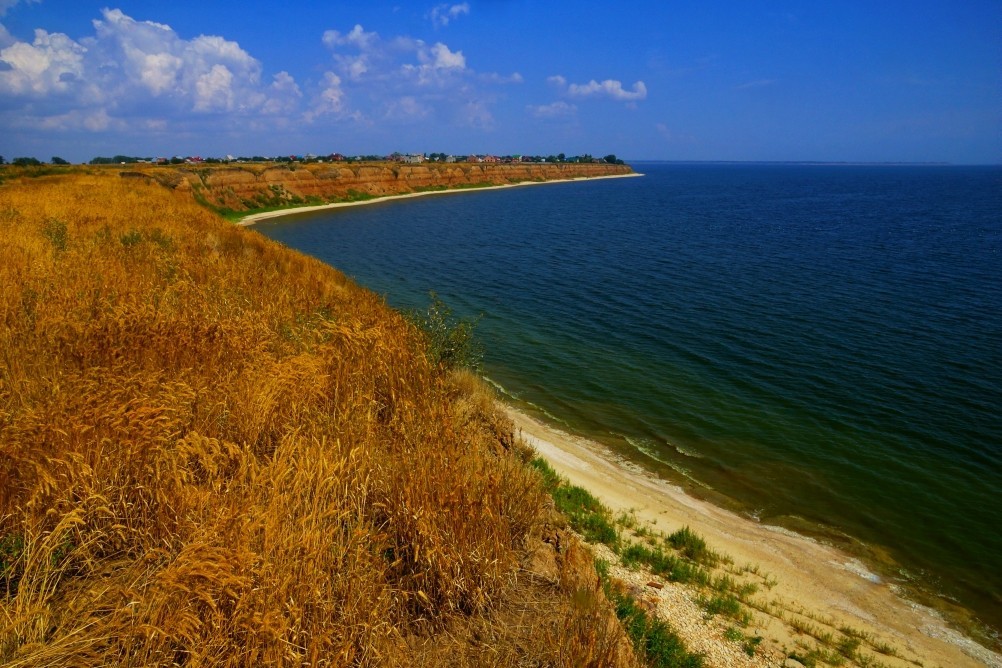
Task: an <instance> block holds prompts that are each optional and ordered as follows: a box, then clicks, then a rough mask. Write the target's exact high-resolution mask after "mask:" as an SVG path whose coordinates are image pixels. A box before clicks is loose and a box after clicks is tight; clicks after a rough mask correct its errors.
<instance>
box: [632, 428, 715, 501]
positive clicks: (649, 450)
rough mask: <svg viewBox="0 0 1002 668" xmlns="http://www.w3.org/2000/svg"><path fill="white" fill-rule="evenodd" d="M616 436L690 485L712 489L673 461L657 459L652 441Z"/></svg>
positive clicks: (655, 447)
mask: <svg viewBox="0 0 1002 668" xmlns="http://www.w3.org/2000/svg"><path fill="white" fill-rule="evenodd" d="M616 436H619V437H620V438H622V439H624V440H625V441H626V442H627V443H629V444H630V445H631V446H633V448H634V449H635V450H636V451H637V452H640V453H641V454H643V455H645V456H647V457H650V458H651V459H653V460H654V461H656V462H659V463H661V464H664V465H665V466H667V467H668V468H670V469H671V470H673V471H675V472H676V473H678V474H679V475H681V476H682V477H683V478H685V479H686V480H688V481H689V482H692V483H694V484H696V485H698V486H700V487H702V488H704V489H713V488H712V487H710V486H709V485H707V484H706V483H704V482H702V481H700V480H697V479H696V478H694V477H693V476H692V472H691V471H690V470H689V469H687V468H685V467H684V466H679V465H678V464H676V463H675V462H673V461H671V460H669V459H665V458H663V457H659V456H658V455H657V446H656V445H655V444H654V442H653V441H649V440H648V439H646V438H634V437H631V436H625V435H623V434H616Z"/></svg>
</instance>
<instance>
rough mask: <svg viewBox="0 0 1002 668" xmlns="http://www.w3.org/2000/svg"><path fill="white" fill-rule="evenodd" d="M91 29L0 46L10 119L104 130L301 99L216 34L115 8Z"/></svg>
mask: <svg viewBox="0 0 1002 668" xmlns="http://www.w3.org/2000/svg"><path fill="white" fill-rule="evenodd" d="M92 24H93V28H94V33H93V35H91V36H87V37H84V38H81V39H80V40H73V39H71V38H70V37H68V36H67V35H64V34H61V33H49V32H46V31H45V30H41V29H39V30H36V31H35V36H34V39H33V40H32V41H31V42H30V43H29V42H23V41H18V40H13V42H12V43H9V44H8V45H7V46H5V47H4V48H2V49H0V97H4V98H6V99H7V107H8V108H9V109H11V110H12V113H20V114H21V116H22V117H24V118H25V122H26V123H28V124H30V125H33V126H35V127H75V128H85V129H89V130H92V131H103V130H108V129H115V128H117V127H119V123H120V122H122V121H129V123H128V124H127V125H131V126H132V127H136V128H139V127H143V126H144V124H145V123H146V122H147V121H155V122H154V127H161V126H163V124H164V123H167V124H168V127H169V122H168V121H169V119H171V118H173V119H176V120H179V121H184V120H185V119H186V118H188V117H189V116H190V115H192V114H195V115H199V114H220V113H223V114H241V115H245V116H256V115H263V116H267V115H269V114H278V113H290V112H291V111H292V110H293V109H294V107H295V106H296V105H297V104H298V99H299V98H300V97H301V93H300V92H299V89H298V85H297V84H296V82H295V81H294V79H293V78H292V77H291V75H289V74H288V73H287V72H280V73H279V74H278V75H275V76H274V78H273V79H272V80H271V81H263V80H262V79H263V77H262V70H263V68H262V65H261V63H260V62H259V61H258V60H257V59H256V58H254V57H253V56H251V55H250V54H249V53H247V51H245V50H244V49H243V48H241V47H240V45H239V44H238V43H236V42H234V41H231V40H227V39H225V38H223V37H220V36H215V35H200V36H198V37H195V38H193V39H185V38H183V37H181V36H180V35H178V34H177V32H175V31H174V30H173V29H172V28H171V27H170V26H168V25H165V24H162V23H156V22H153V21H139V20H136V19H133V18H132V17H130V16H128V15H126V14H125V13H123V12H122V11H121V10H119V9H105V10H102V12H101V16H100V18H99V19H96V20H94V21H93V22H92ZM19 105H20V106H19ZM47 119H48V120H47ZM50 121H51V122H50Z"/></svg>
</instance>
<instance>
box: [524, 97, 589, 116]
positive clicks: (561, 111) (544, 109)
mask: <svg viewBox="0 0 1002 668" xmlns="http://www.w3.org/2000/svg"><path fill="white" fill-rule="evenodd" d="M526 109H527V110H528V111H529V113H530V114H532V115H533V116H535V117H536V118H543V119H555V118H568V117H570V116H573V115H574V114H576V113H577V110H578V108H577V106H576V105H573V104H568V103H567V102H564V101H563V100H557V101H556V102H553V103H551V104H541V105H529V106H527V107H526Z"/></svg>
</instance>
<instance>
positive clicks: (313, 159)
mask: <svg viewBox="0 0 1002 668" xmlns="http://www.w3.org/2000/svg"><path fill="white" fill-rule="evenodd" d="M244 162H278V163H283V162H284V163H300V164H303V163H328V162H329V163H340V162H345V163H352V162H397V163H407V164H421V163H424V162H444V163H454V162H467V163H469V162H475V163H494V164H513V163H524V162H550V163H609V164H620V165H621V164H623V161H622V160H620V159H618V158H617V157H616V156H615V155H612V154H610V155H607V156H605V157H603V158H595V157H592V156H591V155H589V154H587V153H586V154H584V155H575V156H566V155H564V154H563V153H559V154H557V155H546V156H543V155H491V154H471V155H460V156H457V155H449V154H446V153H391V154H389V155H352V156H347V155H342V154H341V153H331V154H329V155H315V154H313V153H308V154H306V155H288V156H269V157H266V156H260V155H255V156H252V157H235V156H232V155H227V156H225V157H222V158H211V157H209V158H203V157H201V156H197V155H194V156H174V157H171V158H166V157H157V158H139V157H134V156H126V155H116V156H112V157H96V158H93V159H91V160H90V163H89V164H91V165H119V164H121V165H127V164H140V163H145V164H156V165H183V164H199V163H207V164H219V163H244ZM2 164H5V163H4V159H3V157H2V156H0V165H2ZM11 164H13V165H19V166H22V167H27V166H38V165H43V164H46V163H44V162H42V161H40V160H38V159H36V158H24V157H22V158H14V159H13V160H11ZM49 164H53V165H66V164H69V163H68V162H67V161H66V160H63V159H62V158H59V157H53V158H52V160H51V161H50V163H49Z"/></svg>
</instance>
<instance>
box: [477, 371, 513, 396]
mask: <svg viewBox="0 0 1002 668" xmlns="http://www.w3.org/2000/svg"><path fill="white" fill-rule="evenodd" d="M481 378H483V379H484V381H485V382H486V383H487V384H488V385H490V386H491V387H493V388H494V389H495V390H497V391H498V392H500V393H501V396H505V397H508V398H509V399H515V400H516V401H518V400H519V399H520V397H519V396H518V394H516V393H515V392H512V391H511V390H509V389H508V388H506V387H505V386H504V385H502V384H501V383H499V382H497V381H495V380H492V379H491V378H490V377H488V376H481Z"/></svg>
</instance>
